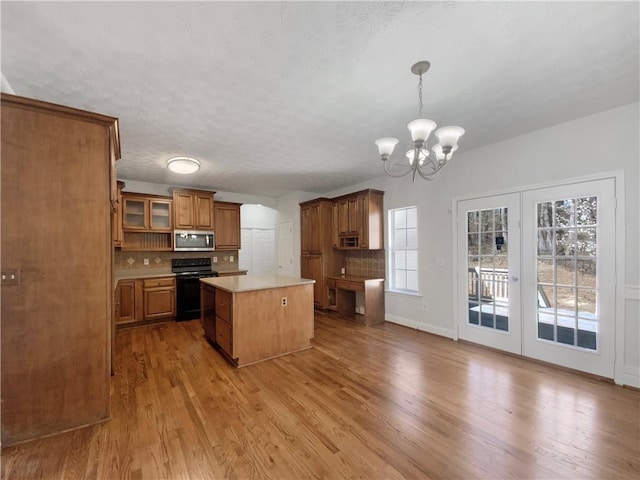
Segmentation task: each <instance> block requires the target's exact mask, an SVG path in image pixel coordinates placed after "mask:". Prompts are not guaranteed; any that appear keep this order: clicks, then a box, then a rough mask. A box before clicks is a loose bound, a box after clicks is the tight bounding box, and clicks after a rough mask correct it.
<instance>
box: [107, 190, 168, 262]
mask: <svg viewBox="0 0 640 480" xmlns="http://www.w3.org/2000/svg"><path fill="white" fill-rule="evenodd" d="M118 207H119V209H120V210H121V211H122V213H121V219H122V232H123V233H122V240H121V242H120V246H121V247H122V250H137V251H146V250H149V251H169V250H173V241H172V240H173V233H172V229H173V221H172V218H173V215H172V200H171V198H168V197H157V196H150V195H144V194H142V193H128V192H124V193H122V203H121V205H118ZM115 238H116V236H115V235H114V245H115V246H117V243H116V241H115Z"/></svg>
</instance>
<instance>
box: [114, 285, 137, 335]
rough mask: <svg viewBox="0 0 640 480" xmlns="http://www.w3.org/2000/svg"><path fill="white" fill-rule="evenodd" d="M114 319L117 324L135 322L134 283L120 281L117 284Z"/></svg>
mask: <svg viewBox="0 0 640 480" xmlns="http://www.w3.org/2000/svg"><path fill="white" fill-rule="evenodd" d="M114 312H115V317H116V323H117V324H123V323H132V322H137V321H138V317H139V314H138V313H137V312H136V281H135V280H126V281H125V280H121V281H119V282H118V287H117V288H116V295H115V310H114Z"/></svg>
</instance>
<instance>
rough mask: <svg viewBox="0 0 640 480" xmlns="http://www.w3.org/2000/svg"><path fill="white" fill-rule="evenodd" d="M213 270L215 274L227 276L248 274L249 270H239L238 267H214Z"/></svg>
mask: <svg viewBox="0 0 640 480" xmlns="http://www.w3.org/2000/svg"><path fill="white" fill-rule="evenodd" d="M211 270H212V271H213V272H215V273H217V274H218V275H220V274H225V273H238V274H241V273H247V270H246V269H244V268H238V267H212V268H211Z"/></svg>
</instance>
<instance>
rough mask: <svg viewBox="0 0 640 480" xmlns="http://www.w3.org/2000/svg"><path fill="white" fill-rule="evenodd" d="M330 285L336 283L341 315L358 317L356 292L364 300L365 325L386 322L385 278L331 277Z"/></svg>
mask: <svg viewBox="0 0 640 480" xmlns="http://www.w3.org/2000/svg"><path fill="white" fill-rule="evenodd" d="M327 279H328V280H329V282H330V285H333V284H334V282H335V290H336V299H335V300H336V310H337V311H338V313H339V314H340V315H349V316H353V317H354V318H356V319H360V318H361V317H360V316H356V315H355V313H356V292H362V295H363V298H364V315H362V320H363V322H364V324H365V325H374V324H377V323H382V322H384V278H369V277H359V276H355V275H329V276H328V277H327Z"/></svg>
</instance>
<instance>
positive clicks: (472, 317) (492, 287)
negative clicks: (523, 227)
mask: <svg viewBox="0 0 640 480" xmlns="http://www.w3.org/2000/svg"><path fill="white" fill-rule="evenodd" d="M458 265H460V271H459V273H458V292H459V307H458V311H459V312H460V317H459V322H458V337H459V338H461V339H463V340H468V341H471V342H474V343H481V344H483V345H489V346H491V347H494V348H498V349H500V350H505V351H508V352H512V353H521V350H522V346H521V338H522V333H521V329H522V322H521V320H520V288H519V285H518V280H519V278H518V277H519V271H520V195H519V194H517V193H515V194H506V195H498V196H492V197H483V198H478V199H473V200H464V201H460V202H458Z"/></svg>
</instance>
